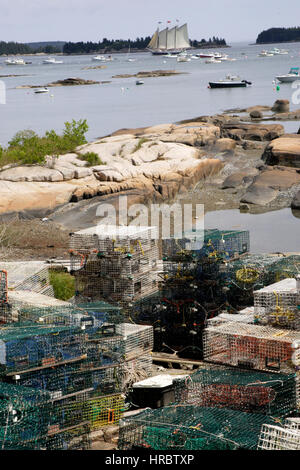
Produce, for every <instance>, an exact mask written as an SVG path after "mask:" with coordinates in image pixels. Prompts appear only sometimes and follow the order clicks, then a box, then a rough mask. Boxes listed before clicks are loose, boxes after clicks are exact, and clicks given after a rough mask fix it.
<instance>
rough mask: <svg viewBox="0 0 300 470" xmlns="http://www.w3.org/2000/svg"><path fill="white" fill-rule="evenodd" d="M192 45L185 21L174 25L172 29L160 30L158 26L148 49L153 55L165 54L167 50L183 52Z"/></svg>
mask: <svg viewBox="0 0 300 470" xmlns="http://www.w3.org/2000/svg"><path fill="white" fill-rule="evenodd" d="M190 47H191V46H190V41H189V35H188V29H187V23H185V24H184V25H182V26H174V27H173V28H170V29H169V28H165V29H163V30H162V31H159V28H157V30H156V31H155V33H154V34H153V36H152V39H151V41H150V42H149V44H148V46H147V49H149V50H150V51H151V52H152V54H153V55H163V54H166V53H167V52H169V53H170V52H173V53H176V52H181V51H183V50H186V49H188V48H190Z"/></svg>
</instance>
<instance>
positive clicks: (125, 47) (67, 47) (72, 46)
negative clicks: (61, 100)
mask: <svg viewBox="0 0 300 470" xmlns="http://www.w3.org/2000/svg"><path fill="white" fill-rule="evenodd" d="M150 40H151V37H150V36H147V37H145V38H143V37H142V38H137V39H136V40H130V39H127V40H124V39H106V38H104V39H103V40H102V41H99V42H90V41H89V42H67V43H65V44H64V46H63V53H64V54H92V53H102V54H105V53H113V52H128V51H129V49H130V51H131V52H142V51H145V50H147V46H148V44H149V42H150ZM190 45H191V47H193V48H197V49H200V48H208V47H228V46H227V44H226V41H225V39H223V38H218V37H215V36H213V38H209V40H208V41H207V40H205V39H201V41H198V40H196V39H194V40H190Z"/></svg>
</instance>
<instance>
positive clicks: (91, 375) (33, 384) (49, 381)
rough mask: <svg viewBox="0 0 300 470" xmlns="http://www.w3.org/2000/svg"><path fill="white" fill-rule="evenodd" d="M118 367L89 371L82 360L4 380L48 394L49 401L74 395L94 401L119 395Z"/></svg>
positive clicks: (121, 375)
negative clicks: (99, 397)
mask: <svg viewBox="0 0 300 470" xmlns="http://www.w3.org/2000/svg"><path fill="white" fill-rule="evenodd" d="M123 375H124V371H123V366H122V364H117V365H112V366H99V367H94V368H92V367H90V364H89V363H86V362H85V361H84V360H83V361H81V362H79V363H73V364H67V365H62V366H57V367H48V368H43V369H40V370H31V371H19V372H18V374H14V373H9V374H7V375H6V376H5V380H6V381H7V382H11V383H14V384H18V385H21V386H24V387H30V388H34V389H37V390H45V391H48V392H49V393H50V395H51V398H53V399H54V398H55V399H63V398H64V397H66V396H67V397H70V396H74V397H76V396H77V395H78V396H80V395H84V396H85V398H86V397H94V396H99V395H105V394H111V393H115V392H121V391H122V385H123V382H122V380H123Z"/></svg>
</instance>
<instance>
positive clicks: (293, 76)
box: [276, 67, 300, 83]
mask: <svg viewBox="0 0 300 470" xmlns="http://www.w3.org/2000/svg"><path fill="white" fill-rule="evenodd" d="M276 79H277V80H279V81H280V82H281V83H292V82H295V81H296V80H300V75H299V67H292V68H291V69H290V71H289V73H287V74H285V75H278V76H277V77H276Z"/></svg>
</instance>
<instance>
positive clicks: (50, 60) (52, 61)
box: [43, 57, 63, 65]
mask: <svg viewBox="0 0 300 470" xmlns="http://www.w3.org/2000/svg"><path fill="white" fill-rule="evenodd" d="M43 64H50V65H52V64H63V61H62V60H56V59H55V57H48V59H45V60H43Z"/></svg>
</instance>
